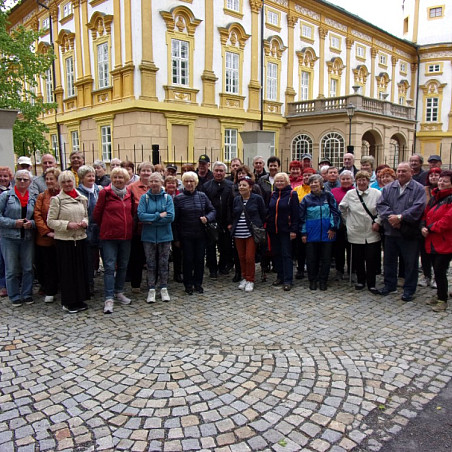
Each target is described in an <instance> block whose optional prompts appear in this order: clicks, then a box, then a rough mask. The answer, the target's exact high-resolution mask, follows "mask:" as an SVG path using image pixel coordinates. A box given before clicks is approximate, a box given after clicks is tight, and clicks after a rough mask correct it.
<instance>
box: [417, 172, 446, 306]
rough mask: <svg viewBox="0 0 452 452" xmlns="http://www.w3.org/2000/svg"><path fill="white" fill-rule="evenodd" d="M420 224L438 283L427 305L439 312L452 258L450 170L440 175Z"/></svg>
mask: <svg viewBox="0 0 452 452" xmlns="http://www.w3.org/2000/svg"><path fill="white" fill-rule="evenodd" d="M422 225H423V227H422V230H421V232H422V235H423V236H424V238H425V250H426V251H427V253H429V254H430V259H431V261H432V264H433V270H434V272H435V280H436V284H437V289H436V297H433V298H431V299H430V300H429V301H428V302H427V304H429V305H431V306H432V310H433V311H434V312H442V311H445V310H446V308H447V299H448V281H447V272H448V270H449V264H450V261H451V259H452V171H450V170H446V171H442V172H441V174H440V178H439V181H438V187H437V188H435V189H433V190H432V198H431V201H430V202H429V203H428V204H427V207H426V208H425V212H424V216H423V221H422Z"/></svg>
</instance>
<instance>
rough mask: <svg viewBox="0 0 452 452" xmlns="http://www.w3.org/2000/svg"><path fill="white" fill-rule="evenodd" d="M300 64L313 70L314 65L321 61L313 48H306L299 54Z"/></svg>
mask: <svg viewBox="0 0 452 452" xmlns="http://www.w3.org/2000/svg"><path fill="white" fill-rule="evenodd" d="M297 57H298V62H299V64H300V65H301V66H304V67H307V68H310V69H313V68H314V63H315V62H316V61H317V60H318V59H319V57H318V56H317V55H316V54H315V50H314V49H313V48H312V47H304V48H303V49H301V50H299V51H298V52H297Z"/></svg>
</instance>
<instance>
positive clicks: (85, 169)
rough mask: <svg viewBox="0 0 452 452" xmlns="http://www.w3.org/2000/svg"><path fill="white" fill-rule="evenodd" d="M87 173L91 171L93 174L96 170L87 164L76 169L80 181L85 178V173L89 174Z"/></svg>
mask: <svg viewBox="0 0 452 452" xmlns="http://www.w3.org/2000/svg"><path fill="white" fill-rule="evenodd" d="M89 173H93V174H96V171H94V168H93V167H92V166H89V165H82V166H81V167H80V168H79V169H78V171H77V174H78V177H79V179H80V182H81V181H82V180H83V179H84V178H85V176H86V175H87V174H89Z"/></svg>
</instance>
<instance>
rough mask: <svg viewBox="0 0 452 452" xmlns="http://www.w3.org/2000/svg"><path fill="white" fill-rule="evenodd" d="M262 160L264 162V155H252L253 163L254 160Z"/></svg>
mask: <svg viewBox="0 0 452 452" xmlns="http://www.w3.org/2000/svg"><path fill="white" fill-rule="evenodd" d="M259 159H260V160H263V161H264V163H265V160H264V157H262V155H256V156H255V157H253V163H254V162H255V161H256V160H259Z"/></svg>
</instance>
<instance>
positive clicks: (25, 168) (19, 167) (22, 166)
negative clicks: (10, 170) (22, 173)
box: [17, 163, 31, 171]
mask: <svg viewBox="0 0 452 452" xmlns="http://www.w3.org/2000/svg"><path fill="white" fill-rule="evenodd" d="M21 169H24V170H27V171H31V165H27V164H24V163H22V164H21V165H17V170H21Z"/></svg>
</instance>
